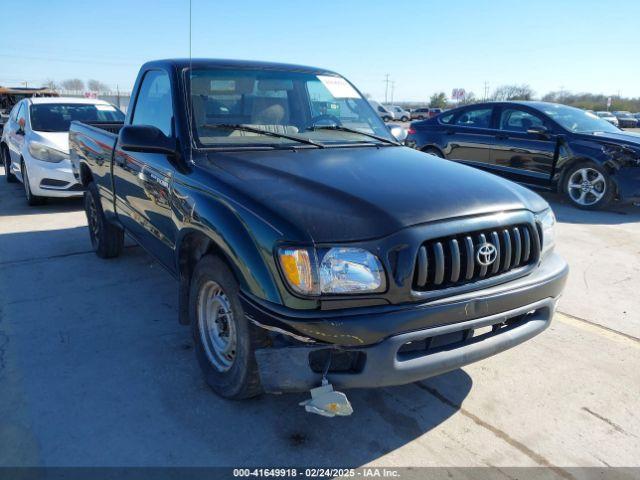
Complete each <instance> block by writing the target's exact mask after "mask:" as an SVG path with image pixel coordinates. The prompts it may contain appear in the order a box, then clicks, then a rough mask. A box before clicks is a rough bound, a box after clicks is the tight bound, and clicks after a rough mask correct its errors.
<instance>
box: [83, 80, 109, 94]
mask: <svg viewBox="0 0 640 480" xmlns="http://www.w3.org/2000/svg"><path fill="white" fill-rule="evenodd" d="M87 87H88V88H89V90H91V91H92V92H106V91H107V90H109V87H108V86H107V85H105V84H104V83H102V82H101V81H99V80H93V79H91V80H88V81H87Z"/></svg>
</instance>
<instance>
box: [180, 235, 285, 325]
mask: <svg viewBox="0 0 640 480" xmlns="http://www.w3.org/2000/svg"><path fill="white" fill-rule="evenodd" d="M231 237H232V238H231V239H229V238H228V237H223V236H221V235H219V234H218V232H216V231H213V230H209V229H206V228H202V226H196V225H188V226H186V227H185V228H183V229H182V230H181V231H180V233H179V235H178V239H177V241H176V271H177V273H178V283H179V287H178V319H179V321H180V323H181V324H185V325H186V324H189V323H190V319H189V291H190V286H191V277H192V275H193V271H194V269H195V267H196V265H197V263H198V261H199V260H200V259H201V258H202V257H204V256H205V255H215V256H217V257H219V258H220V259H221V260H222V261H223V262H225V263H226V265H227V266H228V267H229V269H230V270H231V272H232V273H233V275H234V277H235V278H236V281H237V282H238V284H239V285H240V289H241V291H245V292H248V293H250V294H252V295H255V296H258V297H260V298H263V299H265V300H268V301H272V302H277V303H280V302H281V299H280V294H279V292H278V289H277V286H276V285H275V282H274V280H273V277H272V275H271V273H270V272H269V269H268V267H267V265H266V263H265V261H264V259H263V257H262V255H261V254H260V252H259V250H258V248H257V247H256V246H255V245H254V244H253V242H251V240H250V236H249V234H248V232H245V233H244V235H243V236H237V235H231Z"/></svg>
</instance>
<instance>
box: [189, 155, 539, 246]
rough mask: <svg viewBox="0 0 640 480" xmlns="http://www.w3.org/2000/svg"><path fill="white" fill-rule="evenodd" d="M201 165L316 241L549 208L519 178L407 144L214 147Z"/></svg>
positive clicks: (357, 237) (372, 235)
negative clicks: (515, 180)
mask: <svg viewBox="0 0 640 480" xmlns="http://www.w3.org/2000/svg"><path fill="white" fill-rule="evenodd" d="M200 165H201V166H203V167H204V168H205V169H214V170H216V172H215V174H216V176H217V177H218V178H219V179H220V180H222V181H224V182H225V183H227V184H228V185H229V186H230V187H232V188H233V189H235V190H237V191H239V192H241V193H242V195H243V196H245V195H246V196H248V197H250V198H252V199H253V200H255V201H256V202H258V204H260V205H261V206H263V207H266V208H267V209H269V210H270V211H272V212H273V213H275V214H276V215H279V216H280V217H281V218H282V219H284V220H285V221H288V222H291V223H292V224H294V225H295V226H296V227H297V228H300V229H303V230H304V231H306V232H307V233H308V234H309V235H310V236H311V237H312V239H313V240H314V241H315V242H346V241H356V240H367V239H372V238H378V237H383V236H386V235H389V234H391V233H394V232H396V231H398V230H400V229H402V228H405V227H409V226H411V225H417V224H421V223H425V222H433V221H438V220H445V219H451V218H455V217H463V216H469V215H480V214H487V213H493V212H500V211H506V210H516V209H529V210H532V211H541V210H543V209H545V208H547V207H548V204H547V203H546V202H545V201H544V200H543V199H542V198H541V197H540V196H538V195H537V194H535V193H533V192H531V191H530V190H527V189H525V188H523V187H521V186H519V185H516V184H515V183H512V182H510V181H507V180H504V179H502V178H499V177H497V176H495V175H491V174H489V173H485V172H482V171H480V170H476V169H473V168H470V167H466V166H464V165H460V164H456V163H453V162H450V161H448V160H443V159H440V158H436V157H434V156H431V155H427V154H425V153H422V152H418V151H416V150H412V149H410V148H406V147H380V148H374V147H354V148H327V149H322V150H321V149H301V150H297V151H289V150H277V151H271V150H270V151H264V152H255V151H253V152H233V153H215V154H210V155H209V157H208V159H207V161H204V162H202V163H200Z"/></svg>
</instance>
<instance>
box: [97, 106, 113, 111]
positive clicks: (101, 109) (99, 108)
mask: <svg viewBox="0 0 640 480" xmlns="http://www.w3.org/2000/svg"><path fill="white" fill-rule="evenodd" d="M96 110H100V111H101V112H115V111H116V108H115V107H113V106H111V105H96Z"/></svg>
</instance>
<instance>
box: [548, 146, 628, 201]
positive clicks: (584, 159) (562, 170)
mask: <svg viewBox="0 0 640 480" xmlns="http://www.w3.org/2000/svg"><path fill="white" fill-rule="evenodd" d="M581 163H595V164H596V165H598V166H600V167H602V168H604V169H605V170H606V171H607V173H608V174H609V176H610V178H611V182H612V183H613V186H614V188H615V194H616V195H618V183H617V182H616V178H615V169H614V168H613V167H612V166H611V165H608V164H607V163H606V162H602V161H599V160H598V159H594V158H592V157H588V156H577V157H574V158H570V159H568V160H567V161H565V162H563V163H562V164H560V165H559V166H558V171H557V173H556V179H555V183H556V185H555V187H556V191H557V192H558V193H564V184H565V181H566V179H567V175H568V173H569V172H570V171H571V169H572V168H573V167H575V166H576V165H579V164H581Z"/></svg>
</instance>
